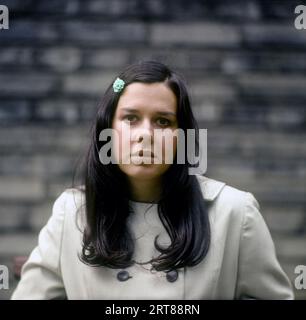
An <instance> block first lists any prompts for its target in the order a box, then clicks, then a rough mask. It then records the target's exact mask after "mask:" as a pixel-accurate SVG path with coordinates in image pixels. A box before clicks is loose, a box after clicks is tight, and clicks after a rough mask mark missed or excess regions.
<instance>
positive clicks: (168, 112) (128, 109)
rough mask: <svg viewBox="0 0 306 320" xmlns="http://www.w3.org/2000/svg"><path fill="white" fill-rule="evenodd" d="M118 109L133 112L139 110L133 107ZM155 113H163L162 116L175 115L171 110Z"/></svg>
mask: <svg viewBox="0 0 306 320" xmlns="http://www.w3.org/2000/svg"><path fill="white" fill-rule="evenodd" d="M120 110H122V111H128V112H135V113H138V112H139V111H138V110H137V109H134V108H121V109H120ZM156 113H157V114H160V115H164V116H173V117H176V114H175V113H174V112H171V111H157V112H156Z"/></svg>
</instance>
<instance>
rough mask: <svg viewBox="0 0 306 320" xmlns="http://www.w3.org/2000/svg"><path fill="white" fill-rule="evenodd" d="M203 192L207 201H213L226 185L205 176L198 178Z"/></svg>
mask: <svg viewBox="0 0 306 320" xmlns="http://www.w3.org/2000/svg"><path fill="white" fill-rule="evenodd" d="M197 178H198V180H199V183H200V186H201V189H202V192H203V197H204V199H205V200H207V201H213V200H215V198H216V197H217V196H218V194H219V193H220V192H221V190H222V189H223V188H224V186H225V185H226V183H224V182H221V181H218V180H214V179H210V178H207V177H205V176H197Z"/></svg>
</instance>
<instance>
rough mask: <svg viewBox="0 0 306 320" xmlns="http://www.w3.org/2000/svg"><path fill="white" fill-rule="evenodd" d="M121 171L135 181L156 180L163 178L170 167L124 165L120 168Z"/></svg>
mask: <svg viewBox="0 0 306 320" xmlns="http://www.w3.org/2000/svg"><path fill="white" fill-rule="evenodd" d="M119 168H120V170H121V171H122V172H123V173H124V174H126V175H127V176H128V177H129V178H134V179H156V178H158V177H160V176H162V175H163V174H164V173H165V172H166V171H167V170H168V169H169V166H165V165H156V164H155V165H154V164H140V165H134V164H130V165H123V166H119Z"/></svg>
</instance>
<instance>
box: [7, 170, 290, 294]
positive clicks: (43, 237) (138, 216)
mask: <svg viewBox="0 0 306 320" xmlns="http://www.w3.org/2000/svg"><path fill="white" fill-rule="evenodd" d="M198 179H199V181H200V184H201V188H202V192H203V196H204V198H205V199H206V200H207V201H209V202H210V206H209V217H210V222H211V232H212V239H211V247H210V250H209V252H208V255H207V256H206V257H205V259H204V260H203V261H202V262H201V263H200V264H198V265H197V266H195V267H192V268H183V269H179V270H177V271H178V278H177V280H176V281H174V282H169V281H168V280H167V278H166V274H165V273H164V272H153V273H152V272H151V271H150V270H148V267H146V266H144V267H141V266H140V265H138V264H135V265H133V266H131V267H129V268H126V271H128V273H129V276H130V278H129V279H128V280H126V281H119V280H118V279H117V274H118V272H119V271H120V270H118V269H109V268H104V267H100V268H98V267H89V266H87V265H85V264H83V263H82V262H80V260H79V259H78V253H79V252H80V249H81V241H82V234H81V232H80V230H79V229H78V227H77V225H76V216H77V215H76V212H77V208H79V209H80V211H79V212H83V209H82V208H83V207H82V206H81V203H83V202H82V201H83V200H84V199H82V198H84V196H83V195H82V194H81V193H80V192H79V191H76V190H75V189H68V190H66V191H65V192H63V193H62V194H61V195H60V197H59V198H58V199H57V200H56V201H55V203H54V206H53V213H52V216H51V218H50V219H49V221H48V223H47V225H46V226H45V227H44V228H43V229H42V230H41V232H40V234H39V241H38V246H37V247H36V248H35V249H34V250H33V251H32V253H31V255H30V257H29V260H28V261H27V262H26V264H25V265H24V267H23V269H22V277H21V280H20V282H19V285H18V287H17V288H16V290H15V292H14V293H13V296H12V299H53V298H65V297H66V298H68V299H161V300H164V299H293V298H294V296H293V292H292V287H291V283H290V281H289V280H288V277H287V276H286V274H285V273H284V271H283V270H282V268H281V266H280V264H279V262H278V260H277V258H276V255H275V248H274V244H273V241H272V239H271V236H270V233H269V231H268V228H267V226H266V224H265V222H264V219H263V217H262V215H261V214H260V212H259V211H258V209H259V206H258V203H257V201H256V199H255V198H254V197H253V195H252V194H250V193H247V192H243V191H240V190H237V189H235V188H232V187H230V186H228V185H226V184H225V183H223V182H219V181H216V180H212V179H209V178H206V177H200V176H198ZM83 204H84V203H83ZM132 205H133V206H134V209H135V210H134V211H135V212H134V213H135V214H134V215H133V214H132V215H131V218H130V221H129V223H130V225H131V227H132V230H133V232H134V233H135V235H136V239H137V240H136V242H135V245H136V247H135V256H136V260H137V261H144V260H145V259H147V258H148V257H150V255H151V256H152V254H153V255H156V254H157V252H156V251H155V248H154V245H153V242H152V241H153V239H154V237H155V235H156V234H157V233H159V232H162V235H161V238H160V239H161V241H165V243H167V241H169V238H168V235H167V233H166V232H165V230H164V228H163V227H162V225H161V222H160V220H159V218H158V215H157V213H156V208H155V206H156V205H153V207H151V208H149V210H148V212H147V213H146V214H144V212H145V211H146V210H145V209H148V208H147V206H148V205H147V204H144V203H136V202H134V203H132ZM78 216H81V215H78ZM78 223H80V224H82V222H81V221H80V220H79V222H78Z"/></svg>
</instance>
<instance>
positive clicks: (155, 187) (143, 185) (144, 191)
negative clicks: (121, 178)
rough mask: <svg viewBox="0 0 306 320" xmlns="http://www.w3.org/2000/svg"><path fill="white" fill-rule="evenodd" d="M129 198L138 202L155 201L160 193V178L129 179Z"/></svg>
mask: <svg viewBox="0 0 306 320" xmlns="http://www.w3.org/2000/svg"><path fill="white" fill-rule="evenodd" d="M129 186H130V190H131V200H132V201H138V202H157V201H158V200H159V198H160V195H161V179H160V178H159V179H150V180H141V179H129Z"/></svg>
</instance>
